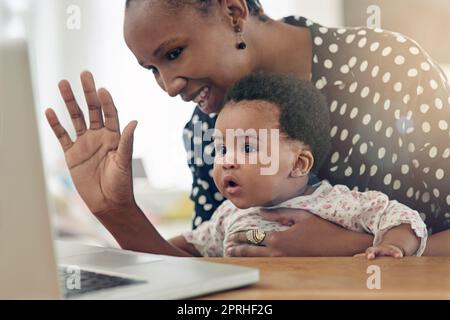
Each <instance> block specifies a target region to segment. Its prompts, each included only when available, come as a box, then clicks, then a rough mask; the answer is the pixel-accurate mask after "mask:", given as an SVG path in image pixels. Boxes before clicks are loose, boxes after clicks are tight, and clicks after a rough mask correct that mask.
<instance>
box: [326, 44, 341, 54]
mask: <svg viewBox="0 0 450 320" xmlns="http://www.w3.org/2000/svg"><path fill="white" fill-rule="evenodd" d="M328 50H330V52H331V53H336V52H338V50H339V47H338V45H337V44H335V43H333V44H330V46H329V47H328Z"/></svg>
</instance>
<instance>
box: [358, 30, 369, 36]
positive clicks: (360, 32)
mask: <svg viewBox="0 0 450 320" xmlns="http://www.w3.org/2000/svg"><path fill="white" fill-rule="evenodd" d="M357 34H359V35H360V36H365V35H366V34H367V31H366V30H364V29H361V30H359V31H358V32H357Z"/></svg>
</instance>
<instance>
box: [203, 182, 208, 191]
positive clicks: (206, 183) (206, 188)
mask: <svg viewBox="0 0 450 320" xmlns="http://www.w3.org/2000/svg"><path fill="white" fill-rule="evenodd" d="M201 184H202V188H203V189H205V190H208V189H209V183H208V181H202V183H201Z"/></svg>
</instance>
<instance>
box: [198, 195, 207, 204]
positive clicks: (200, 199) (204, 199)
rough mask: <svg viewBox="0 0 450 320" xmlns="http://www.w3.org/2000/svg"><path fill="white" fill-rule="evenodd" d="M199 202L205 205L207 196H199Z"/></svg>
mask: <svg viewBox="0 0 450 320" xmlns="http://www.w3.org/2000/svg"><path fill="white" fill-rule="evenodd" d="M198 203H199V204H201V205H204V204H205V203H206V197H205V196H200V197H199V198H198Z"/></svg>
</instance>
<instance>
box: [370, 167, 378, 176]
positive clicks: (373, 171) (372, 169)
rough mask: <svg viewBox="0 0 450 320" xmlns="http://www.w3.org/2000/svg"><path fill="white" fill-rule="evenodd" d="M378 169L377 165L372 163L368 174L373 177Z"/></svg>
mask: <svg viewBox="0 0 450 320" xmlns="http://www.w3.org/2000/svg"><path fill="white" fill-rule="evenodd" d="M377 171H378V167H377V166H376V165H373V166H372V167H370V176H371V177H374V176H375V175H376V174H377Z"/></svg>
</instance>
